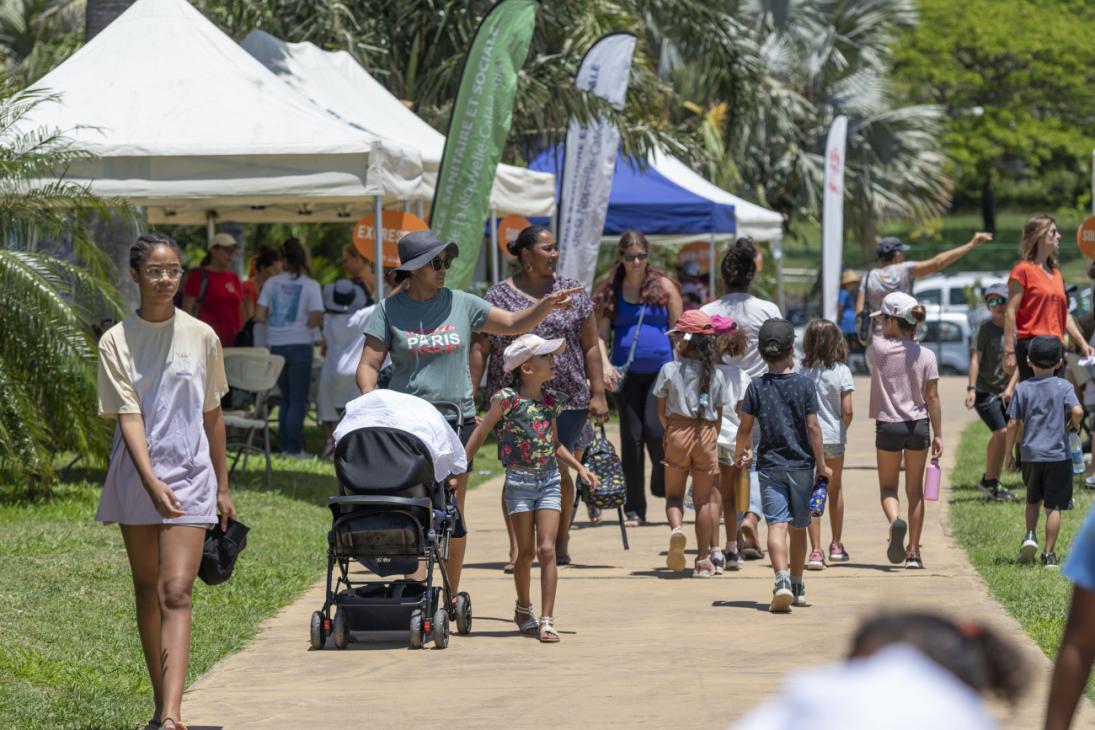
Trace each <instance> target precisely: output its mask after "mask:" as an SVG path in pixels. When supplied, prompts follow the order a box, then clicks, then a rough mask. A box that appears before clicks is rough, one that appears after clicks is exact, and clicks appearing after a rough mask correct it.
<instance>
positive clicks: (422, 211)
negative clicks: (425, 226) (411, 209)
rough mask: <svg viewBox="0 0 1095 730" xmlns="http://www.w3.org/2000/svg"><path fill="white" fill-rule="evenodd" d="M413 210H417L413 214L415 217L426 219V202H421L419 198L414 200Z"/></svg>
mask: <svg viewBox="0 0 1095 730" xmlns="http://www.w3.org/2000/svg"><path fill="white" fill-rule="evenodd" d="M415 208H416V209H417V213H415V215H417V216H418V217H419V218H425V217H426V201H425V200H423V199H422V198H419V199H418V200H416V201H415Z"/></svg>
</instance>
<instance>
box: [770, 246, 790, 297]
mask: <svg viewBox="0 0 1095 730" xmlns="http://www.w3.org/2000/svg"><path fill="white" fill-rule="evenodd" d="M770 245H771V247H772V258H774V259H775V260H776V304H777V305H779V311H781V312H783V314H785V315H786V314H787V301H786V300H785V299H784V296H783V241H780V240H776V241H772V242H771V244H770Z"/></svg>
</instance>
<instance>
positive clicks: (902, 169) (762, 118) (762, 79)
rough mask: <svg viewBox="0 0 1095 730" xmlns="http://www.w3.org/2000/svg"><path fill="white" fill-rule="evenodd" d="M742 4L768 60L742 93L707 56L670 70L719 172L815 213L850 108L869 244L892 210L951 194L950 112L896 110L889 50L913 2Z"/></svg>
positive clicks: (937, 208)
mask: <svg viewBox="0 0 1095 730" xmlns="http://www.w3.org/2000/svg"><path fill="white" fill-rule="evenodd" d="M736 5H737V7H735V9H734V15H735V16H736V17H738V18H739V20H740V22H741V23H742V24H743V25H744V26H745V27H746V28H747V29H748V30H747V34H748V37H749V39H750V40H749V42H751V43H753V44H755V46H756V48H757V49H758V56H759V59H760V64H761V73H760V74H758V75H756V76H751V77H749V78H751V79H752V80H753V83H752V84H751V85H749V86H748V87H746V88H744V89H742V91H743V92H744V93H739V94H737V95H733V94H732V93H730V92H729V91H728V90H726V89H724V88H722V80H721V78H720V75H719V71H718V68H713V67H712V66H713V64H712V63H711V61H709V60H706V59H702V58H696V57H689V56H688V55H687V54H680V53H674V54H673V63H670V64H669V67H668V69H665V70H666V72H667V74H668V77H669V78H670V79H672V81H673V83H674V85H675V86H676V87H677V88H678V89H680V90H681V93H682V95H683V96H685V97H686V98H687V99H689V100H690V101H691V102H692V103H691V104H689V105H688V106H687V107H683V108H682V109H681V110H679V114H682V115H684V116H691V124H692V125H693V126H694V127H696V128H698V129H700V130H701V131H702V132H703V134H702V139H703V140H704V142H705V146H706V150H707V154H706V157H707V159H708V161H709V162H708V169H707V172H708V174H709V175H711V176H712V178H713V179H714V181H715V182H716V183H719V184H721V185H723V186H725V187H729V188H730V189H738V190H739V191H742V192H744V193H745V194H746V195H747V196H748V197H754V198H759V199H760V200H761V201H762V202H765V203H767V204H768V205H770V206H772V207H773V208H775V209H777V210H779V211H781V212H783V213H784V214H785V215H787V216H788V217H789V218H791V217H807V218H816V217H817V216H818V215H819V214H820V205H821V197H822V196H821V189H822V181H823V177H824V174H823V173H824V166H823V162H824V161H823V159H822V158H823V153H824V147H825V139H826V135H827V133H828V128H829V125H830V123H831V122H832V119H833V118H834V117H835V116H836V115H838V114H844V115H846V116H848V118H849V126H848V145H847V166H846V168H845V178H846V183H847V191H848V192H847V195H848V199H847V201H846V203H847V215H846V220H847V221H848V223H849V225H850V227H851V228H852V229H853V230H854V231H855V232H856V234H857V237H858V238H859V240H860V242H861V244H862V245H864V246H871V245H873V244H874V239H875V237H876V231H877V229H878V226H879V224H880V223H881V222H883V221H885V220H888V219H894V218H905V219H919V220H922V219H924V218H928V217H932V216H935V215H938V214H939V213H940V212H941V211H942V210H943V209H944V208H945V207H946V205H947V204H948V203H949V199H950V181H949V180H948V178H947V177H946V175H945V174H944V155H943V151H942V148H941V146H940V143H939V140H940V135H941V132H942V112H941V110H940V109H938V108H936V107H932V106H909V107H900V108H898V107H896V106H895V105H894V103H893V100H892V98H891V95H890V91H889V73H890V50H889V49H890V47H891V45H892V43H893V39H894V35H895V33H896V32H897V31H898V30H899V29H902V28H906V27H909V26H910V25H912V24H915V22H916V19H917V16H916V6H915V3H914V2H913V0H844V1H843V2H826V3H818V2H813V1H812V0H743V1H742V2H740V3H737V4H736ZM724 104H728V107H727V108H723V107H722V106H721V105H724ZM686 109H687V111H685V110H686ZM715 129H720V130H721V134H713V131H714V130H715Z"/></svg>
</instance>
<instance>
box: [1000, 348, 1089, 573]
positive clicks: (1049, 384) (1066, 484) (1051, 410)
mask: <svg viewBox="0 0 1095 730" xmlns="http://www.w3.org/2000/svg"><path fill="white" fill-rule="evenodd" d="M1063 355H1064V353H1063V349H1062V347H1061V341H1060V340H1059V339H1057V338H1056V337H1049V336H1045V335H1040V336H1038V337H1035V338H1034V339H1032V340H1031V341H1030V348H1029V351H1028V355H1027V359H1028V360H1029V361H1030V365H1031V367H1032V368H1033V369H1034V376H1035V377H1034V378H1033V379H1031V380H1026V381H1024V382H1021V383H1019V385H1018V386H1016V388H1015V396H1014V397H1012V399H1011V407H1010V408H1009V411H1008V415H1009V416H1010V417H1011V420H1010V421H1009V422H1008V432H1007V441H1006V444H1005V449H1006V453H1007V467H1008V470H1009V471H1015V457H1014V455H1013V453H1012V447H1013V446H1014V444H1015V439H1016V437H1017V435H1018V433H1019V431H1020V430H1022V437H1021V439H1022V440H1021V441H1020V445H1019V451H1020V456H1021V457H1022V460H1023V482H1024V483H1025V484H1026V487H1027V509H1026V530H1027V531H1026V536H1025V537H1024V539H1023V544H1022V547H1020V549H1019V562H1021V563H1032V562H1034V555H1035V553H1037V552H1038V536H1037V533H1036V532H1035V529H1036V528H1037V527H1038V508H1039V506H1044V507H1045V510H1046V545H1045V550H1044V551H1043V552H1042V565H1043V566H1045V567H1047V568H1057V567H1058V560H1057V554H1056V553H1055V552H1054V551H1053V548H1054V547H1055V546H1056V544H1057V535H1058V534H1059V533H1060V531H1061V511H1062V510H1069V509H1072V479H1073V475H1072V460H1071V458H1070V455H1069V447H1068V429H1069V428H1071V429H1072V430H1077V429H1079V427H1080V420H1081V419H1082V418H1083V415H1084V409H1083V407H1082V406H1080V402H1079V401H1078V400H1076V392H1075V391H1074V390H1073V388H1072V386H1071V385H1070V384H1069V383H1068V381H1066V380H1064V379H1063V378H1058V377H1054V375H1053V371H1054V370H1055V369H1056V368H1057V367H1058V365H1060V362H1061V358H1062V357H1063ZM1066 412H1067V413H1068V417H1067V418H1066Z"/></svg>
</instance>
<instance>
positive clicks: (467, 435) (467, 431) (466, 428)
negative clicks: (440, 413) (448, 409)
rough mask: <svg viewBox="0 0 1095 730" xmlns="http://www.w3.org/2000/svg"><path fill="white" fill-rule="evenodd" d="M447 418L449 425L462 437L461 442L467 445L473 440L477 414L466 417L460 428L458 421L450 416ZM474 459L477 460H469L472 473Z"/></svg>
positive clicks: (469, 468)
mask: <svg viewBox="0 0 1095 730" xmlns="http://www.w3.org/2000/svg"><path fill="white" fill-rule="evenodd" d="M445 420H446V421H448V422H449V426H450V427H451V428H452V430H453V431H455V432H456V435H457V436H458V437H459V438H460V443H462V444H464V445H465V446H467V445H468V441H469V440H471V435H472V434H473V433H475V416H467V417H465V418H464V425H463V426H460V427H459V428H457V427H456V421H453V420H449V419H448V418H446V419H445ZM474 461H475V460H474V459H473V460H472V461H469V462H468V473H469V474H470V473H471V465H472V463H473V462H474Z"/></svg>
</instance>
